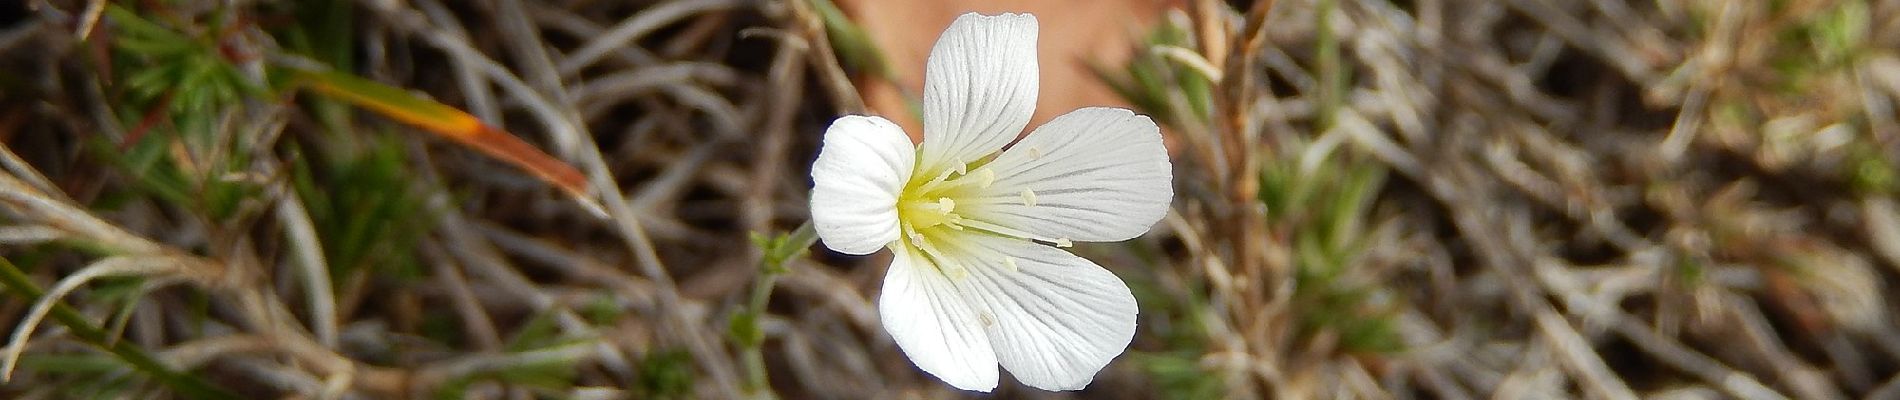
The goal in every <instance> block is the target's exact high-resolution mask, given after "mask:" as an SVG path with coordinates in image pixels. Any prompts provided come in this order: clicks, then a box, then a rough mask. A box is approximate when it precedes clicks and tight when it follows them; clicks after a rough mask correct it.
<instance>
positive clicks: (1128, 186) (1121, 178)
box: [966, 107, 1174, 242]
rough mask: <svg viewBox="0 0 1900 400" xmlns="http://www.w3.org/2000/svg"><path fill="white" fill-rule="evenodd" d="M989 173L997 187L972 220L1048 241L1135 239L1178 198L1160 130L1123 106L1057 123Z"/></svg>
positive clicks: (976, 206)
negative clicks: (1031, 234)
mask: <svg viewBox="0 0 1900 400" xmlns="http://www.w3.org/2000/svg"><path fill="white" fill-rule="evenodd" d="M987 168H992V169H994V170H995V172H996V182H995V184H994V185H992V186H990V187H989V188H988V189H986V190H985V191H984V194H983V195H982V196H981V198H980V199H978V200H977V201H974V202H972V204H970V205H969V206H968V207H969V210H971V211H969V212H968V214H966V216H967V217H974V218H977V219H981V220H984V221H987V222H990V223H993V224H996V225H1000V226H1005V227H1009V228H1013V229H1020V230H1022V231H1024V232H1029V233H1033V234H1036V235H1038V236H1043V237H1052V238H1066V239H1072V240H1078V241H1094V242H1106V241H1119V240H1127V239H1131V238H1134V237H1136V236H1140V235H1141V234H1142V233H1145V232H1147V231H1148V228H1149V227H1152V226H1153V225H1154V223H1155V221H1159V220H1161V217H1163V216H1166V215H1167V213H1168V203H1169V202H1171V201H1173V198H1174V187H1173V176H1174V172H1173V167H1172V165H1171V164H1169V163H1168V150H1167V149H1166V148H1165V147H1163V146H1162V145H1161V131H1160V129H1159V128H1157V127H1155V123H1154V121H1153V120H1150V119H1148V117H1147V116H1144V115H1136V114H1135V113H1134V112H1132V111H1128V110H1124V109H1120V108H1104V107H1089V108H1081V109H1077V110H1075V111H1072V112H1070V113H1068V114H1063V115H1062V116H1060V117H1056V119H1054V120H1051V121H1049V123H1048V124H1044V125H1043V126H1041V127H1038V128H1036V130H1035V131H1034V132H1031V133H1030V134H1029V136H1028V137H1025V138H1023V140H1022V141H1020V142H1017V143H1016V144H1015V145H1013V146H1010V148H1009V150H1005V151H1004V152H1003V154H1002V155H999V156H997V158H996V160H994V161H991V162H990V163H989V164H988V166H987Z"/></svg>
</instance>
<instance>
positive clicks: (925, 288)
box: [877, 246, 997, 392]
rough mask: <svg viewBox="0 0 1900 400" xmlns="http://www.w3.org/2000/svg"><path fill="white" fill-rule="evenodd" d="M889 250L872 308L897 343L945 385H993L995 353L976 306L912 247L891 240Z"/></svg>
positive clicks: (984, 387)
mask: <svg viewBox="0 0 1900 400" xmlns="http://www.w3.org/2000/svg"><path fill="white" fill-rule="evenodd" d="M892 253H893V257H892V259H891V269H890V271H889V272H886V273H885V274H884V291H883V293H881V294H879V295H878V300H877V312H878V315H880V316H882V318H883V320H884V330H885V331H888V332H890V334H891V339H893V340H896V341H897V348H899V349H903V350H904V355H906V356H909V357H910V361H911V363H914V364H917V368H921V369H923V370H924V372H928V373H930V374H931V375H934V376H936V377H937V379H942V380H943V381H944V383H948V384H950V386H955V387H956V388H958V389H963V390H975V391H979V392H988V391H990V390H994V389H996V375H997V372H996V353H995V351H994V350H991V347H990V337H989V335H987V334H985V333H984V331H983V325H982V322H981V320H980V319H981V317H980V316H979V315H980V314H979V312H978V311H977V310H976V309H975V308H972V307H971V306H970V303H969V301H968V300H967V299H965V298H964V297H963V295H962V294H961V293H959V291H958V290H957V287H956V285H954V284H952V283H951V280H950V278H949V277H948V276H945V275H944V274H943V273H942V272H940V271H939V270H938V268H937V267H936V266H935V265H933V264H931V262H930V259H929V258H927V257H924V255H923V254H922V253H920V252H918V250H917V249H914V248H911V247H910V246H894V247H893V251H892Z"/></svg>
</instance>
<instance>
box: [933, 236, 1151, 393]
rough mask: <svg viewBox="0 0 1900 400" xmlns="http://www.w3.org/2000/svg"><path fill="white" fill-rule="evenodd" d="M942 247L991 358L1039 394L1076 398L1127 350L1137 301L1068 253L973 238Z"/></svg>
mask: <svg viewBox="0 0 1900 400" xmlns="http://www.w3.org/2000/svg"><path fill="white" fill-rule="evenodd" d="M957 236H958V237H957V239H956V240H954V241H948V242H946V243H945V246H946V247H949V248H950V252H949V253H950V254H955V255H954V257H959V259H958V260H956V262H957V263H959V264H960V265H962V266H963V267H964V268H966V271H967V274H968V275H967V276H963V277H961V278H952V279H951V282H953V283H955V284H956V287H957V289H959V290H960V291H961V292H962V293H963V295H964V296H966V299H968V301H969V302H970V304H971V305H972V306H973V307H974V308H975V309H976V310H978V312H979V313H980V314H978V318H979V319H980V322H982V323H983V328H984V331H985V332H987V333H989V340H990V343H991V344H992V345H994V346H995V348H996V358H997V360H998V361H999V362H1001V364H1002V365H1003V368H1004V369H1007V370H1009V373H1010V375H1014V376H1016V379H1017V380H1019V381H1022V382H1023V383H1024V384H1027V385H1029V386H1032V387H1035V388H1038V389H1043V390H1077V389H1081V388H1082V387H1084V386H1088V384H1089V382H1090V381H1093V380H1094V379H1095V373H1096V372H1099V371H1101V369H1102V367H1103V366H1106V365H1108V362H1109V360H1113V359H1114V358H1115V356H1117V355H1120V354H1121V353H1122V350H1125V349H1127V348H1128V343H1129V341H1130V340H1131V339H1133V338H1134V335H1135V314H1136V307H1135V296H1134V295H1133V294H1131V293H1130V292H1129V291H1128V286H1127V285H1126V284H1123V283H1122V281H1121V279H1120V278H1116V277H1115V275H1114V274H1112V273H1109V272H1108V270H1105V269H1102V267H1100V266H1097V265H1095V263H1093V262H1090V261H1089V260H1086V259H1083V258H1082V257H1077V256H1075V255H1074V254H1069V252H1068V251H1064V250H1062V249H1057V248H1054V247H1050V246H1045V245H1041V244H1036V243H1033V242H1030V241H1027V240H1022V239H1016V238H1008V237H1001V236H993V235H986V234H978V233H963V234H958V235H957Z"/></svg>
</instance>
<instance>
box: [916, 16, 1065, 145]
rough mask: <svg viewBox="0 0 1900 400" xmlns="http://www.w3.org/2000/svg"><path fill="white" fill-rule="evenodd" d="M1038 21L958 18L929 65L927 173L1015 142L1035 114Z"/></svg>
mask: <svg viewBox="0 0 1900 400" xmlns="http://www.w3.org/2000/svg"><path fill="white" fill-rule="evenodd" d="M1037 31H1038V27H1037V25H1036V17H1035V16H1031V15H1029V14H1003V15H998V16H985V15H978V14H975V13H970V14H963V16H961V17H957V20H956V22H952V23H951V24H950V28H949V29H946V30H944V32H943V36H941V37H939V38H938V39H937V45H936V47H933V48H931V50H930V59H929V61H928V63H927V65H925V66H924V141H923V144H922V147H921V150H922V153H923V154H922V157H923V158H922V159H921V160H920V161H922V162H921V163H919V165H920V166H922V171H927V172H931V173H935V172H938V171H945V170H949V169H955V164H956V163H967V162H971V161H976V159H977V158H980V157H983V156H987V155H989V154H990V153H993V152H995V151H996V150H997V149H1001V148H1003V145H1006V144H1009V142H1010V141H1011V140H1015V139H1016V135H1017V134H1020V133H1022V131H1023V126H1024V125H1027V124H1029V115H1030V114H1032V113H1034V112H1035V111H1036V90H1037V85H1038V81H1037V75H1036V74H1037V72H1038V70H1037V68H1036V35H1037Z"/></svg>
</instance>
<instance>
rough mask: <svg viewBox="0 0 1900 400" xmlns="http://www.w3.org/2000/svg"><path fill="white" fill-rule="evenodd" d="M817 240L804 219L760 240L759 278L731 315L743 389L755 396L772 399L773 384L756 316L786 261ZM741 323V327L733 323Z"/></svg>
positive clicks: (785, 271) (808, 222)
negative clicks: (785, 231) (783, 232)
mask: <svg viewBox="0 0 1900 400" xmlns="http://www.w3.org/2000/svg"><path fill="white" fill-rule="evenodd" d="M817 242H818V233H817V231H816V230H814V229H812V226H811V222H810V221H806V222H805V223H804V224H803V225H799V226H798V228H797V229H793V230H792V232H791V233H790V234H787V235H785V236H780V237H776V238H773V239H770V240H766V241H763V242H761V243H763V245H762V247H764V248H763V249H762V250H763V251H761V252H760V253H761V257H760V258H759V278H758V279H757V280H754V281H752V293H751V295H750V297H748V298H747V299H746V300H747V301H746V308H745V309H744V310H741V311H740V314H739V315H738V316H737V318H734V320H733V324H734V325H735V327H734V329H733V335H732V339H733V341H734V342H735V343H736V344H738V345H739V349H740V357H741V359H740V361H742V362H743V363H744V364H743V366H744V367H745V378H746V391H747V392H750V394H751V395H752V396H755V397H756V398H773V397H776V396H773V395H772V383H771V381H770V379H769V378H768V377H767V376H766V373H765V352H764V351H763V350H762V348H763V347H764V342H765V340H764V334H763V333H762V332H761V331H760V328H759V316H762V315H765V307H766V305H767V303H769V302H770V301H771V299H772V289H773V288H775V287H777V285H778V278H779V275H783V274H785V273H787V272H791V271H788V270H786V269H785V262H786V261H788V260H791V259H792V258H793V257H797V256H798V255H799V254H801V253H804V251H805V250H806V249H808V248H811V245H812V244H813V243H817ZM740 324H744V326H743V327H740V326H736V325H740Z"/></svg>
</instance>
